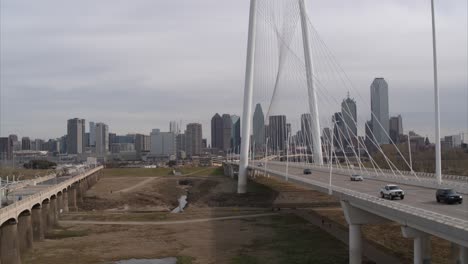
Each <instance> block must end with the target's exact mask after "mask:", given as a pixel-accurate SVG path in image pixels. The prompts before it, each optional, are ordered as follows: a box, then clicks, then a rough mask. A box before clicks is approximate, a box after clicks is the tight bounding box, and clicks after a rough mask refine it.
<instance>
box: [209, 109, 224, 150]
mask: <svg viewBox="0 0 468 264" xmlns="http://www.w3.org/2000/svg"><path fill="white" fill-rule="evenodd" d="M211 147H212V148H217V149H223V118H222V117H221V116H220V115H219V114H218V113H216V114H215V115H214V116H213V118H211Z"/></svg>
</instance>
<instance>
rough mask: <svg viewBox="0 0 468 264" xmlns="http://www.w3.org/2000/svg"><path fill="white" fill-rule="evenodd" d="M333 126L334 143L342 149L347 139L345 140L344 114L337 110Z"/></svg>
mask: <svg viewBox="0 0 468 264" xmlns="http://www.w3.org/2000/svg"><path fill="white" fill-rule="evenodd" d="M332 123H333V125H334V128H333V145H334V147H335V148H338V149H341V148H344V147H345V143H346V140H344V133H345V125H344V120H343V114H342V113H341V112H337V113H335V114H334V115H333V117H332Z"/></svg>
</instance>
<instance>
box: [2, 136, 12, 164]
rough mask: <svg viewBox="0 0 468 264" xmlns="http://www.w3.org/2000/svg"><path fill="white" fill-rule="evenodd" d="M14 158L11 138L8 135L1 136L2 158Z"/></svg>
mask: <svg viewBox="0 0 468 264" xmlns="http://www.w3.org/2000/svg"><path fill="white" fill-rule="evenodd" d="M11 159H13V149H12V146H11V140H10V138H8V137H1V138H0V160H11Z"/></svg>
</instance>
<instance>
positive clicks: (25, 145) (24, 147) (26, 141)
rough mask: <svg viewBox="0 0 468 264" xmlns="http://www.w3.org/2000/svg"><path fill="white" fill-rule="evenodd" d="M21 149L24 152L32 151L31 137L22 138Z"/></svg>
mask: <svg viewBox="0 0 468 264" xmlns="http://www.w3.org/2000/svg"><path fill="white" fill-rule="evenodd" d="M21 149H22V150H30V149H31V140H30V139H29V137H22V138H21Z"/></svg>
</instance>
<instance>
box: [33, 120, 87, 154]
mask: <svg viewBox="0 0 468 264" xmlns="http://www.w3.org/2000/svg"><path fill="white" fill-rule="evenodd" d="M84 134H85V120H84V119H79V118H73V119H69V120H68V121H67V152H68V154H81V153H83V152H84V149H85V142H84V137H85V136H84ZM36 148H37V147H36Z"/></svg>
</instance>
